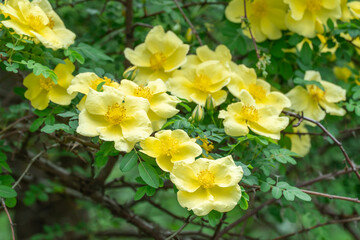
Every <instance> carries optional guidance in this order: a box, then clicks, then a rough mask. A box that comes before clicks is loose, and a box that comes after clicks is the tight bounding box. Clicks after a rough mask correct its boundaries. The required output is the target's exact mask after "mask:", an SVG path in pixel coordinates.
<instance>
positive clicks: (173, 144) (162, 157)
mask: <svg viewBox="0 0 360 240" xmlns="http://www.w3.org/2000/svg"><path fill="white" fill-rule="evenodd" d="M195 141H196V139H194V138H190V137H189V136H188V135H187V133H186V132H185V131H183V130H181V129H177V130H174V131H171V130H162V131H159V132H157V133H156V134H155V137H148V138H147V139H145V140H144V141H142V142H141V143H140V146H141V148H142V149H143V150H141V151H142V152H143V153H145V154H146V155H149V156H150V157H153V158H156V163H157V164H158V165H159V167H160V168H161V169H162V170H163V171H165V172H171V170H172V168H173V166H174V163H176V162H179V161H184V162H187V163H192V162H194V161H195V158H196V157H197V156H199V155H200V154H201V153H202V150H201V147H200V146H199V145H198V144H196V143H195Z"/></svg>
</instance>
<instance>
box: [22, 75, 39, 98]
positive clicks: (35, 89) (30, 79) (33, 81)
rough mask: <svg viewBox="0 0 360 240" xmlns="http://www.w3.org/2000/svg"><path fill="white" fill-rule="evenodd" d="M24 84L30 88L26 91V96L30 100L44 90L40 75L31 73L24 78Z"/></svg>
mask: <svg viewBox="0 0 360 240" xmlns="http://www.w3.org/2000/svg"><path fill="white" fill-rule="evenodd" d="M23 84H24V86H25V87H27V88H28V89H27V90H26V92H25V97H26V98H27V99H29V100H31V99H33V98H35V97H36V96H38V95H39V94H40V92H41V91H42V90H43V89H42V88H41V87H39V86H40V76H36V75H35V74H34V73H30V74H29V75H27V76H26V77H25V78H24V82H23Z"/></svg>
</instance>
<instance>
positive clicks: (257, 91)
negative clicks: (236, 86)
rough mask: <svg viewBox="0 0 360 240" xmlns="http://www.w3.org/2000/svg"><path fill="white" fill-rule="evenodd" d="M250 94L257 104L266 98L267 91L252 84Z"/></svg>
mask: <svg viewBox="0 0 360 240" xmlns="http://www.w3.org/2000/svg"><path fill="white" fill-rule="evenodd" d="M249 93H250V94H251V96H253V97H254V98H255V101H256V102H261V100H262V99H264V98H265V96H266V91H265V89H264V88H263V87H262V86H259V85H256V84H250V86H249Z"/></svg>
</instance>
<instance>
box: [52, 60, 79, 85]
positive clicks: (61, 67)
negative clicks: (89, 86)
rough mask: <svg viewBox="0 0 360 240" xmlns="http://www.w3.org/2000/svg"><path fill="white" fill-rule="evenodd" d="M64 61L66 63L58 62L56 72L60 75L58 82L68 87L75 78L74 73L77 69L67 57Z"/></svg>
mask: <svg viewBox="0 0 360 240" xmlns="http://www.w3.org/2000/svg"><path fill="white" fill-rule="evenodd" d="M64 61H65V64H58V65H57V66H56V67H55V69H54V72H55V74H56V75H57V77H58V84H59V85H60V86H61V87H63V88H65V89H66V88H68V87H69V85H70V83H71V80H72V79H73V78H74V76H73V75H72V73H73V72H74V71H75V65H74V64H73V63H72V62H71V61H70V60H69V59H65V60H64Z"/></svg>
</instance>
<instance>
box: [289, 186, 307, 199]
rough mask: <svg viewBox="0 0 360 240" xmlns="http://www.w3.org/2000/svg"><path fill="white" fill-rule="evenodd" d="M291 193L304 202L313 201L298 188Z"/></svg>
mask: <svg viewBox="0 0 360 240" xmlns="http://www.w3.org/2000/svg"><path fill="white" fill-rule="evenodd" d="M291 192H292V193H294V194H295V196H296V197H297V198H299V199H301V200H303V201H307V202H310V201H311V197H310V196H309V195H308V194H307V193H304V192H303V191H301V190H300V189H298V188H295V187H294V189H292V190H291Z"/></svg>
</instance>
